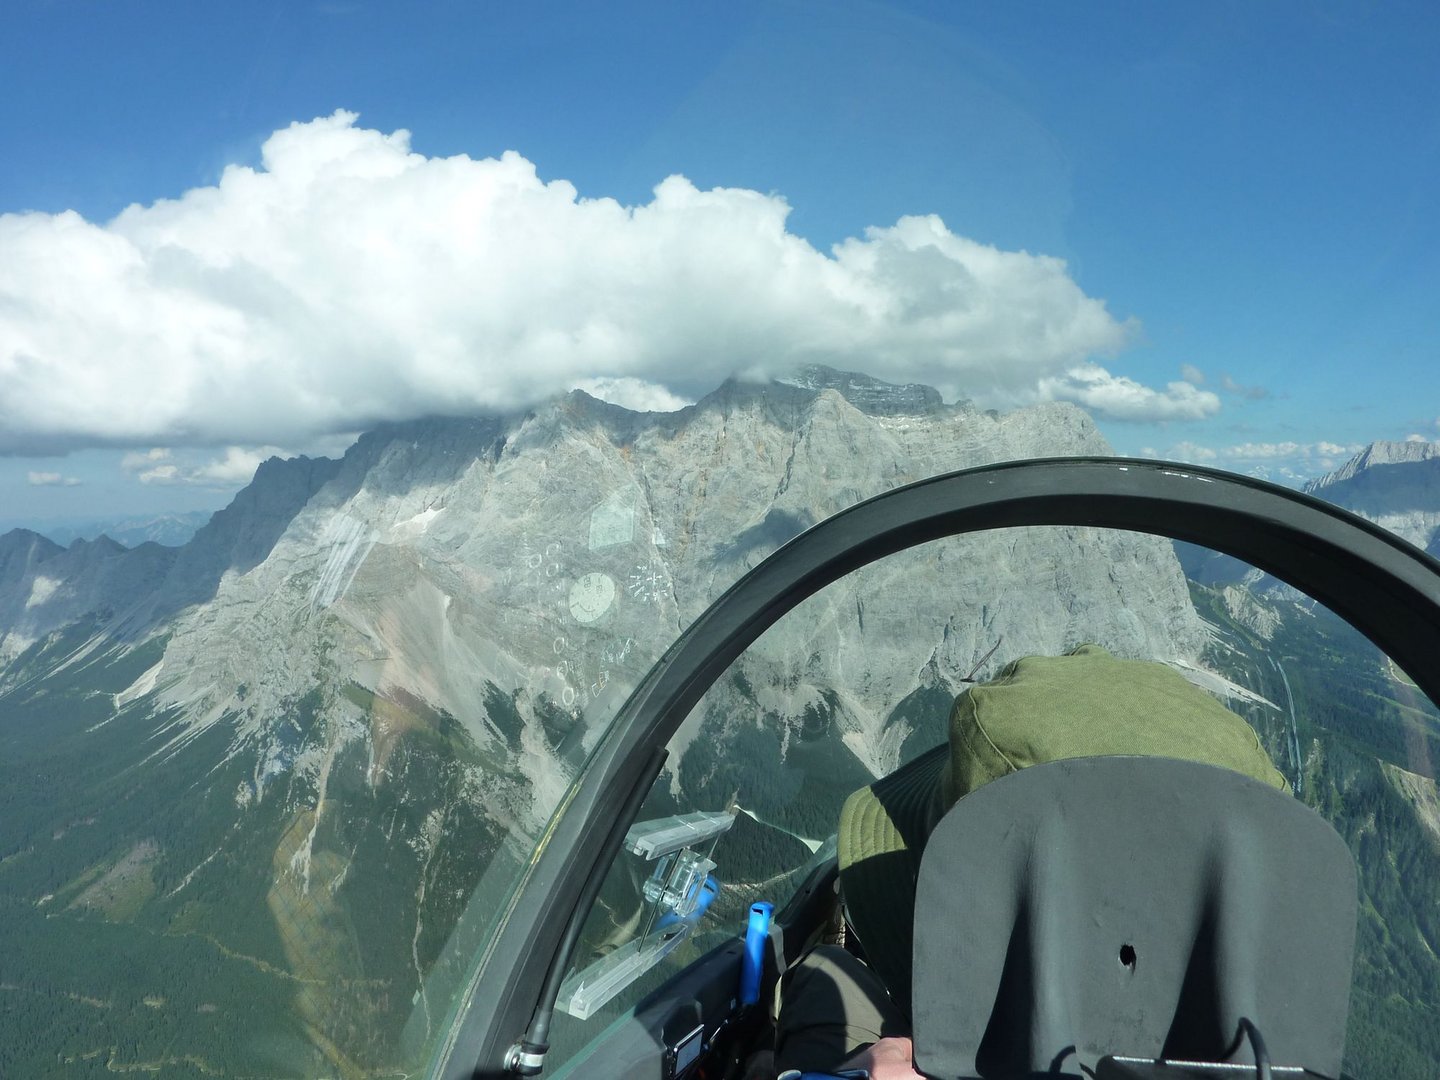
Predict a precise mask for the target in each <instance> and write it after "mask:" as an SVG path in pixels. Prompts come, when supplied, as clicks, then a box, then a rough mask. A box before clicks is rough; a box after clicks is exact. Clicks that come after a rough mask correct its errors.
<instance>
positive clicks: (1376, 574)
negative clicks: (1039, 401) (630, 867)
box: [435, 457, 1440, 1080]
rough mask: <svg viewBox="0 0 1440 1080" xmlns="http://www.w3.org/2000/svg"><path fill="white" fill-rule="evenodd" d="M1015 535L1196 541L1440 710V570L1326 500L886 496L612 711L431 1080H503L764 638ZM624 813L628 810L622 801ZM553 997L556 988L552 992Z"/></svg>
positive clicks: (1072, 466)
mask: <svg viewBox="0 0 1440 1080" xmlns="http://www.w3.org/2000/svg"><path fill="white" fill-rule="evenodd" d="M1024 526H1090V527H1095V528H1105V529H1121V530H1129V531H1134V532H1142V533H1150V534H1154V535H1159V536H1165V537H1169V538H1172V539H1176V540H1184V541H1189V542H1192V543H1195V544H1200V545H1203V546H1205V547H1209V548H1212V549H1214V550H1216V551H1220V552H1223V553H1225V554H1227V555H1232V556H1234V557H1236V558H1239V559H1242V560H1244V561H1246V562H1248V563H1251V564H1252V565H1254V566H1256V567H1258V568H1259V569H1261V570H1264V571H1266V572H1267V573H1270V574H1272V575H1274V576H1275V577H1276V578H1278V579H1279V580H1281V581H1284V582H1286V583H1287V584H1290V585H1292V586H1294V587H1295V588H1297V589H1299V590H1301V591H1302V592H1304V593H1306V594H1308V595H1309V596H1311V597H1313V598H1314V599H1316V600H1318V601H1319V602H1320V603H1322V604H1324V605H1325V606H1326V607H1328V608H1330V609H1331V610H1332V611H1334V612H1335V613H1336V614H1337V615H1339V616H1340V617H1341V618H1343V619H1345V620H1346V621H1347V622H1349V623H1350V624H1351V625H1352V626H1354V627H1355V628H1356V629H1357V630H1359V631H1360V632H1361V633H1363V634H1364V635H1365V636H1366V637H1368V638H1369V639H1370V640H1371V641H1372V642H1374V643H1375V645H1377V646H1378V647H1379V648H1380V649H1381V650H1383V651H1384V652H1385V653H1386V654H1387V655H1388V656H1389V657H1390V658H1391V659H1392V660H1393V661H1394V662H1395V663H1396V664H1397V665H1398V666H1399V667H1400V668H1401V669H1403V670H1404V671H1405V673H1406V674H1407V675H1408V676H1409V677H1410V678H1411V679H1412V680H1413V681H1414V682H1415V684H1416V685H1417V686H1418V687H1419V688H1420V689H1421V690H1422V691H1423V692H1424V693H1425V694H1427V695H1428V696H1429V697H1430V699H1431V700H1432V701H1440V562H1437V561H1436V560H1435V559H1434V558H1431V557H1430V556H1429V555H1427V554H1426V553H1425V552H1423V551H1421V550H1420V549H1419V548H1417V547H1415V546H1414V545H1412V544H1409V543H1407V542H1406V541H1404V540H1401V539H1400V538H1399V537H1397V536H1395V535H1394V534H1393V533H1390V532H1388V531H1387V530H1385V529H1382V528H1380V527H1379V526H1377V525H1375V524H1373V523H1372V522H1369V521H1367V520H1365V519H1364V518H1361V517H1358V516H1356V515H1354V514H1351V513H1349V512H1347V511H1345V510H1341V509H1339V508H1337V507H1335V506H1332V505H1331V504H1329V503H1326V502H1323V501H1321V500H1319V499H1316V498H1313V497H1311V496H1308V495H1305V494H1302V493H1300V492H1297V491H1292V490H1289V489H1287V488H1282V487H1279V486H1278V485H1275V484H1270V483H1267V482H1265V481H1261V480H1256V479H1253V478H1249V477H1242V476H1237V475H1234V474H1231V473H1226V472H1222V471H1219V470H1215V469H1206V468H1201V467H1197V466H1192V465H1184V464H1176V463H1172V462H1162V461H1154V460H1148V459H1138V460H1137V459H1127V458H1098V457H1087V458H1042V459H1033V460H1027V461H1016V462H1006V463H1003V464H999V465H991V466H985V467H982V468H977V469H968V470H964V471H961V472H954V473H948V474H945V475H942V476H936V477H933V478H930V479H928V480H921V481H918V482H916V483H913V484H908V485H906V486H904V487H900V488H895V489H893V490H891V491H888V492H885V493H884V494H881V495H877V496H875V497H874V498H872V499H869V500H866V501H865V502H861V503H857V504H856V505H854V506H852V507H849V508H848V509H846V510H843V511H841V512H840V513H838V514H836V515H834V516H833V517H830V518H827V519H826V520H825V521H822V522H820V523H819V524H818V525H815V526H814V527H813V528H811V529H809V530H807V531H806V532H804V533H802V534H801V535H800V536H798V537H796V538H795V539H793V540H791V541H790V542H789V543H788V544H786V545H785V546H784V547H782V548H780V549H779V550H778V551H776V552H775V553H774V554H772V555H771V556H769V557H768V558H767V559H765V560H764V561H763V562H762V563H760V565H758V566H756V567H755V568H754V569H753V570H751V571H750V572H749V573H747V574H746V575H745V576H744V577H743V578H741V579H740V580H739V581H738V582H736V583H735V585H734V586H732V587H731V588H730V589H729V590H728V591H727V592H726V593H725V594H724V595H723V596H721V597H720V599H718V600H716V601H715V603H713V604H712V605H711V606H710V607H709V608H708V609H707V610H706V611H705V612H704V613H703V614H702V615H701V616H700V617H699V618H698V619H696V620H695V622H694V623H692V624H691V625H690V627H689V628H688V629H687V630H685V632H684V633H682V634H681V635H680V637H679V638H678V639H676V641H675V643H674V644H673V645H672V646H671V647H670V648H669V649H668V650H667V651H666V652H665V654H664V655H663V656H662V657H661V658H660V659H659V660H658V661H657V662H656V663H655V665H654V666H653V667H652V668H651V669H650V671H649V672H648V673H647V674H646V675H645V677H644V678H643V679H642V680H641V682H640V684H639V685H638V686H637V687H636V689H635V691H634V693H633V694H631V696H630V698H629V699H628V700H627V701H626V702H625V704H624V705H623V706H622V707H621V709H620V711H619V712H618V713H617V714H616V717H615V719H614V721H613V723H612V724H611V725H610V728H609V730H608V731H607V732H606V735H605V737H604V738H603V739H602V740H601V741H600V744H599V745H598V746H597V748H596V750H595V751H594V753H593V755H592V757H591V759H590V761H589V762H588V763H587V766H586V768H585V770H584V772H583V773H582V775H581V778H580V780H579V781H578V782H577V783H576V784H575V785H573V786H572V788H571V790H570V791H569V792H568V793H567V794H566V796H565V798H564V800H563V801H562V804H561V806H560V808H559V809H558V810H557V811H556V813H555V815H554V817H553V818H552V821H551V824H550V827H549V828H548V829H547V832H546V835H545V836H544V838H543V839H542V841H541V844H540V847H539V850H537V852H536V854H535V857H534V858H533V859H532V860H531V862H530V864H529V866H528V867H527V869H526V872H525V876H524V878H523V879H522V880H521V882H520V883H519V885H518V886H517V888H516V889H515V890H514V892H513V893H512V895H511V898H510V902H509V904H508V906H507V909H506V911H505V912H504V913H503V914H502V916H501V919H500V922H499V926H498V929H497V931H496V932H495V933H494V935H493V936H492V937H491V939H490V941H489V943H488V946H487V948H486V950H485V952H484V954H483V955H482V956H481V957H480V958H479V962H478V964H477V967H476V969H475V973H474V975H473V977H472V979H471V982H470V985H469V989H468V992H467V1000H466V1002H465V1003H464V1005H463V1007H462V1008H461V1009H460V1011H459V1013H458V1014H457V1020H456V1023H455V1024H454V1026H453V1028H452V1030H451V1031H450V1032H449V1035H448V1038H447V1041H446V1043H445V1044H444V1046H443V1047H442V1048H441V1053H440V1057H439V1059H438V1061H439V1068H438V1070H437V1071H436V1073H435V1075H438V1076H442V1077H445V1078H446V1080H450V1078H460V1077H469V1076H476V1077H501V1076H504V1075H506V1068H507V1059H508V1058H509V1056H510V1052H511V1050H512V1049H513V1048H514V1047H515V1046H517V1045H519V1044H520V1043H521V1042H523V1041H524V1040H525V1034H526V1031H527V1029H532V1030H533V1028H532V1024H533V1023H534V1021H535V1020H537V1019H539V1020H540V1028H539V1030H542V1031H543V1029H544V1028H545V1027H546V1026H548V1020H549V1010H550V1009H551V1008H553V1004H554V1002H553V998H552V999H551V1000H549V1001H546V1000H543V998H544V997H545V996H546V993H545V991H546V987H547V977H548V976H549V975H550V974H551V973H552V971H554V970H556V969H557V968H563V966H564V965H565V964H566V963H568V959H569V958H568V951H569V950H568V947H563V948H562V945H564V944H565V943H567V942H573V933H571V934H568V935H567V929H573V928H572V927H571V924H572V923H575V922H576V921H577V920H581V919H583V918H584V917H585V914H586V912H585V911H584V910H581V905H580V903H579V900H580V898H581V897H582V895H583V894H584V893H585V892H586V888H585V885H586V882H587V881H589V880H591V879H592V878H593V877H594V875H595V874H596V873H603V870H604V867H603V866H601V865H600V863H601V857H602V855H603V852H604V851H606V850H612V849H613V847H614V845H613V843H612V842H607V841H613V840H614V837H615V834H616V832H617V830H618V831H619V832H621V833H623V831H624V829H625V828H627V827H628V825H629V824H630V822H629V821H628V820H626V819H624V818H625V815H623V814H622V813H621V811H622V808H623V807H625V805H626V804H627V802H632V795H633V793H634V791H635V789H636V787H637V786H640V785H641V784H645V785H648V784H649V782H650V781H651V780H652V779H653V777H654V775H655V769H656V764H657V762H656V755H657V752H658V751H660V750H661V749H662V748H663V747H664V746H665V744H666V743H667V742H668V740H669V738H670V736H671V735H672V734H673V733H674V731H675V730H676V729H677V728H678V727H679V725H680V724H681V723H682V722H683V721H684V719H685V717H686V716H687V715H688V714H689V712H690V710H691V709H692V708H693V707H694V706H695V704H696V703H697V702H698V701H699V700H700V699H701V697H703V696H704V694H705V692H706V691H707V690H709V689H710V687H711V686H712V685H713V684H714V683H715V681H716V680H717V679H718V678H719V677H720V676H721V675H722V674H723V673H724V672H725V671H726V670H727V669H728V668H729V666H730V665H731V663H732V662H734V660H735V659H736V658H737V657H738V656H739V655H740V654H741V653H742V652H744V650H745V649H746V648H748V647H749V645H750V644H751V643H752V642H754V641H755V640H756V639H757V638H758V637H759V636H760V635H761V634H762V633H764V632H765V630H766V629H768V628H769V627H770V626H771V625H773V624H774V623H775V622H776V621H778V620H779V619H780V618H781V617H783V616H784V615H785V614H786V613H787V612H789V611H790V610H791V609H792V608H794V607H795V606H796V605H798V604H799V603H801V602H802V601H803V600H805V599H806V598H807V597H809V596H811V595H813V594H814V593H816V592H818V591H820V590H821V589H823V588H824V587H825V586H827V585H829V584H830V583H831V582H833V581H835V580H837V579H839V578H841V577H843V576H844V575H845V574H848V573H850V572H851V571H853V570H856V569H859V568H860V567H862V566H865V565H867V564H869V563H872V562H875V561H877V560H879V559H883V558H885V557H886V556H888V555H893V554H895V553H896V552H899V551H903V550H905V549H907V548H911V547H916V546H918V545H921V544H925V543H929V542H930V541H932V540H938V539H942V538H944V537H948V536H959V535H963V534H966V533H972V532H983V531H988V530H992V529H1003V528H1014V527H1024ZM632 805H633V802H632ZM548 984H549V985H550V986H553V985H554V980H553V979H548Z"/></svg>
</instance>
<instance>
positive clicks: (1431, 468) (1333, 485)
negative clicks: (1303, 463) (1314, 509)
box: [1305, 442, 1440, 554]
mask: <svg viewBox="0 0 1440 1080" xmlns="http://www.w3.org/2000/svg"><path fill="white" fill-rule="evenodd" d="M1305 491H1306V493H1308V494H1311V495H1317V496H1319V497H1320V498H1322V499H1328V500H1329V501H1331V502H1333V503H1335V504H1336V505H1338V506H1343V507H1345V508H1346V509H1347V510H1353V511H1354V512H1355V513H1357V514H1360V515H1362V516H1363V517H1367V518H1369V519H1370V520H1371V521H1374V522H1375V523H1376V524H1378V525H1383V526H1384V527H1385V528H1387V529H1389V530H1390V531H1391V532H1394V533H1396V534H1397V535H1399V536H1402V537H1404V538H1405V539H1406V540H1408V541H1410V542H1411V543H1412V544H1414V545H1415V546H1416V547H1420V548H1424V549H1426V550H1428V551H1429V552H1430V553H1431V554H1436V553H1437V552H1440V444H1436V443H1429V442H1375V443H1371V444H1370V445H1369V446H1367V447H1366V448H1365V449H1364V450H1362V451H1361V452H1360V453H1358V454H1356V455H1355V456H1354V457H1353V458H1351V459H1350V460H1349V461H1347V462H1346V463H1345V464H1344V465H1343V466H1341V467H1340V468H1339V469H1337V470H1336V471H1335V472H1332V473H1329V474H1328V475H1326V476H1322V477H1321V478H1320V479H1318V480H1314V481H1311V482H1310V483H1309V484H1307V485H1306V486H1305Z"/></svg>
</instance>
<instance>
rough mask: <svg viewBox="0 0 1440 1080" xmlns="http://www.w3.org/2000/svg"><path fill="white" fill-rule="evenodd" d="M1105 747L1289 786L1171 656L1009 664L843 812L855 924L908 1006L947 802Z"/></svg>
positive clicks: (1080, 654) (845, 880)
mask: <svg viewBox="0 0 1440 1080" xmlns="http://www.w3.org/2000/svg"><path fill="white" fill-rule="evenodd" d="M1102 755H1105V756H1108V755H1125V756H1150V757H1168V758H1179V759H1182V760H1185V761H1197V762H1201V763H1203V764H1208V765H1219V766H1223V767H1225V768H1229V769H1233V770H1235V771H1236V772H1239V773H1242V774H1244V775H1245V776H1249V777H1251V778H1252V779H1255V780H1259V781H1261V782H1262V783H1266V784H1269V785H1271V786H1272V787H1275V788H1278V789H1280V790H1282V791H1288V790H1289V784H1288V783H1287V782H1286V780H1285V777H1284V776H1283V775H1281V773H1280V771H1279V770H1278V769H1276V768H1275V766H1274V764H1273V763H1272V762H1271V761H1270V757H1269V755H1267V754H1266V753H1265V749H1264V748H1263V747H1262V746H1261V745H1260V739H1259V737H1258V736H1257V735H1256V734H1255V731H1254V729H1252V728H1251V727H1250V725H1249V724H1247V723H1246V722H1245V720H1244V719H1242V718H1241V717H1239V716H1237V715H1235V714H1234V713H1233V712H1231V711H1230V710H1229V709H1227V708H1225V706H1223V705H1221V704H1220V703H1219V702H1218V701H1217V700H1216V699H1215V698H1213V697H1211V696H1210V695H1209V694H1207V693H1206V692H1205V691H1203V690H1201V689H1199V688H1198V687H1196V686H1194V685H1193V684H1192V683H1190V682H1189V680H1187V679H1186V678H1185V677H1184V676H1183V675H1181V674H1180V673H1179V672H1177V671H1175V670H1174V669H1172V668H1170V667H1168V666H1166V665H1165V664H1160V663H1154V662H1151V661H1145V660H1121V659H1117V658H1116V657H1114V656H1111V655H1110V653H1108V652H1106V651H1105V650H1104V649H1102V648H1101V647H1100V646H1098V645H1082V646H1080V647H1079V648H1078V649H1075V650H1074V651H1072V652H1069V653H1066V654H1065V655H1064V656H1031V657H1026V658H1024V659H1022V660H1017V661H1015V662H1014V663H1011V664H1009V665H1008V666H1007V667H1006V668H1005V669H1004V670H1003V671H1002V672H1001V673H1000V675H999V676H998V677H997V678H996V679H995V680H994V681H992V682H989V683H986V684H984V685H981V686H973V687H971V688H969V689H968V690H966V691H964V692H963V693H961V694H960V695H959V696H958V697H957V698H956V699H955V707H954V708H953V710H952V711H951V713H950V738H949V742H948V743H947V744H944V745H941V746H937V747H935V748H934V749H933V750H929V751H927V752H926V753H924V754H922V755H921V756H920V757H918V758H916V759H915V760H914V761H911V762H909V763H908V764H906V765H904V766H902V767H901V768H899V769H897V770H896V771H895V772H893V773H891V774H890V775H889V776H887V777H884V778H882V779H880V780H877V781H875V783H873V784H871V785H869V786H868V787H864V788H861V789H860V790H859V791H856V792H855V793H854V794H852V795H851V796H850V798H849V799H847V800H846V802H845V805H844V807H843V808H842V810H841V811H840V825H839V829H838V836H837V844H838V856H839V866H840V881H841V887H842V890H843V893H844V896H845V905H846V910H847V912H848V914H849V918H850V923H851V926H852V928H853V929H854V931H855V933H856V935H857V936H858V937H859V939H860V942H861V944H862V946H863V947H864V949H865V953H866V956H867V958H868V959H869V961H870V965H871V967H872V968H873V969H874V970H875V971H876V973H877V974H879V975H880V977H881V979H882V980H883V981H884V982H885V984H886V986H887V988H888V989H889V990H890V994H891V996H892V997H893V998H894V999H895V1001H896V1002H897V1004H899V1005H900V1006H901V1007H902V1008H903V1009H905V1010H906V1011H907V1012H908V1011H909V1009H910V992H909V991H910V970H911V954H912V949H913V937H912V929H911V927H912V921H913V911H914V906H915V881H916V878H917V876H918V874H919V871H920V856H921V853H922V852H923V851H924V847H925V841H926V839H927V838H928V837H929V835H930V832H931V830H932V829H934V827H935V825H936V824H937V823H938V822H939V820H940V818H941V817H942V816H943V815H944V813H945V811H946V810H948V809H949V808H950V807H951V806H953V805H955V803H956V802H957V801H958V800H960V799H962V798H964V797H965V795H967V794H968V793H970V792H972V791H974V790H975V789H976V788H979V787H981V786H982V785H984V784H987V783H989V782H990V781H991V780H996V779H999V778H1000V777H1002V776H1005V775H1006V774H1007V773H1012V772H1016V771H1018V770H1019V769H1023V768H1024V767H1025V766H1027V765H1038V764H1041V763H1042V762H1047V761H1058V760H1061V759H1064V758H1075V757H1093V756H1102ZM956 932H957V933H963V932H964V928H963V927H957V928H956ZM938 944H941V943H937V945H938Z"/></svg>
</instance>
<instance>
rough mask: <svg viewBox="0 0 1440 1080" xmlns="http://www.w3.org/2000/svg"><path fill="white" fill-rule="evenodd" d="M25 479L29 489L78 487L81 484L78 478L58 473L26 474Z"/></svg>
mask: <svg viewBox="0 0 1440 1080" xmlns="http://www.w3.org/2000/svg"><path fill="white" fill-rule="evenodd" d="M25 479H26V481H27V482H28V483H29V484H30V486H31V487H79V486H80V483H81V481H80V478H79V477H76V476H65V475H63V474H62V473H58V472H27V473H26V474H25Z"/></svg>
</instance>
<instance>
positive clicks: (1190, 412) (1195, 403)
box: [1040, 364, 1220, 421]
mask: <svg viewBox="0 0 1440 1080" xmlns="http://www.w3.org/2000/svg"><path fill="white" fill-rule="evenodd" d="M1040 389H1041V391H1042V393H1043V394H1044V396H1045V397H1048V398H1053V399H1055V400H1058V401H1073V402H1075V403H1076V404H1077V405H1083V406H1084V407H1085V408H1087V409H1093V410H1094V411H1095V412H1098V413H1101V414H1103V415H1105V416H1109V417H1111V418H1113V419H1115V420H1135V421H1157V420H1201V419H1204V418H1205V417H1207V416H1213V415H1214V414H1215V413H1217V412H1219V411H1220V399H1219V398H1218V397H1217V396H1216V395H1215V394H1213V393H1211V392H1210V391H1209V390H1201V389H1200V388H1199V387H1197V386H1196V385H1195V384H1194V383H1189V382H1172V383H1169V384H1168V385H1167V386H1166V387H1165V389H1164V390H1155V389H1153V388H1151V387H1149V386H1146V385H1144V384H1143V383H1139V382H1136V381H1135V380H1134V379H1130V378H1126V377H1125V376H1123V375H1112V374H1111V373H1110V372H1108V371H1106V370H1105V369H1104V368H1102V367H1100V366H1099V365H1098V364H1083V365H1080V366H1077V367H1072V368H1070V369H1069V370H1067V371H1065V372H1064V373H1063V374H1060V375H1046V376H1043V377H1042V378H1041V379H1040Z"/></svg>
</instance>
